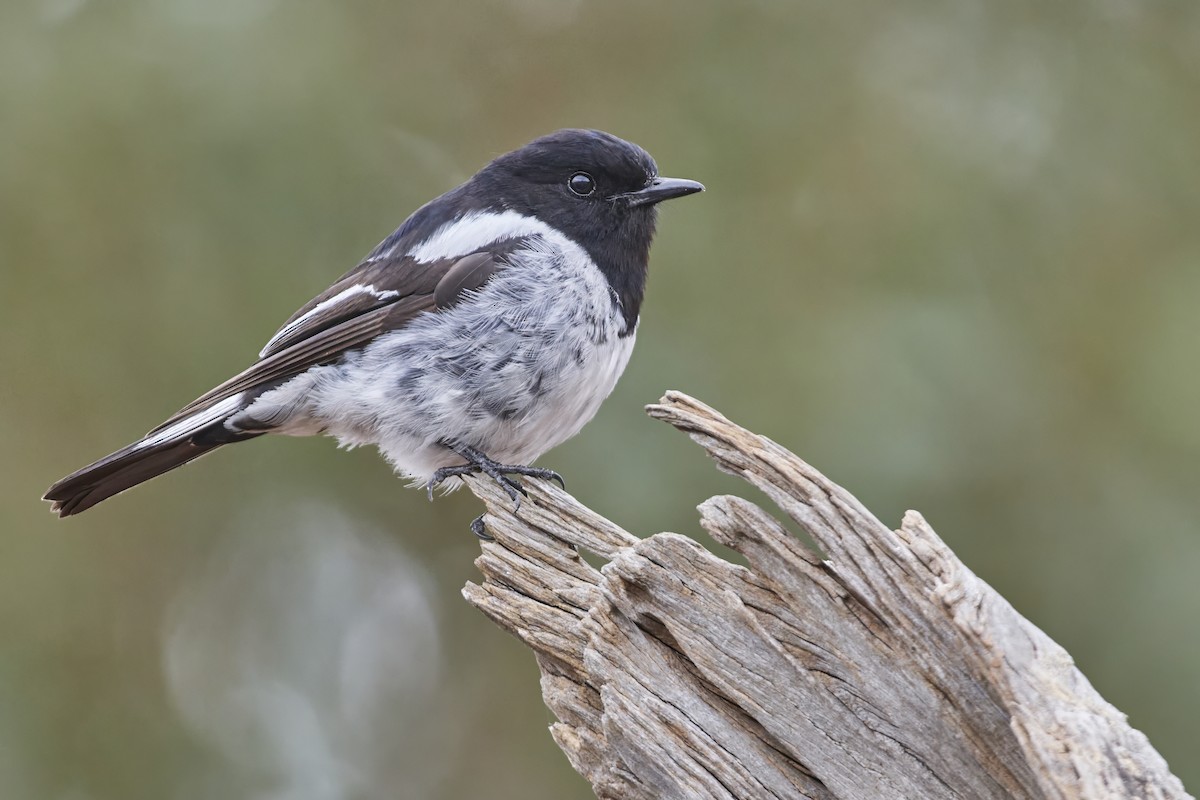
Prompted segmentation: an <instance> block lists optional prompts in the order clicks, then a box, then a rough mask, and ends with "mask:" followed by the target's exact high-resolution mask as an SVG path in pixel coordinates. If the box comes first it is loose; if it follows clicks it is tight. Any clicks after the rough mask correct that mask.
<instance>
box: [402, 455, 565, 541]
mask: <svg viewBox="0 0 1200 800" xmlns="http://www.w3.org/2000/svg"><path fill="white" fill-rule="evenodd" d="M446 446H447V447H448V448H450V449H451V450H453V451H454V452H455V453H458V454H459V455H460V456H462V457H463V458H464V459H466V461H467V463H466V464H460V465H458V466H454V467H442V468H441V469H439V470H437V471H436V472H434V473H433V477H431V478H430V479H429V483H427V484H426V485H425V488H426V490H427V491H428V492H429V496H430V498H432V497H433V490H434V488H435V487H436V486H437V485H438V484H439V483H441V482H442V481H444V480H446V479H447V478H455V477H460V476H462V475H470V474H472V473H475V472H482V473H483V474H484V475H487V476H488V477H490V478H492V479H493V480H495V481H496V482H497V483H499V484H500V486H501V487H503V489H504V491H505V493H506V494H508V496H509V497H511V498H512V501H513V503H514V504H515V506H516V507H515V508H514V509H513V510H514V511H516V510H518V509H520V507H521V498H522V497H523V496H525V489H523V488H522V487H521V484H519V483H517V482H516V481H514V480H513V479H512V478H510V477H508V476H509V475H527V476H529V477H531V478H541V479H542V480H547V481H558V485H559V486H562V487H563V488H564V489H565V488H566V483H565V482H564V481H563V479H562V476H561V475H559V474H558V473H557V472H555V471H554V470H552V469H543V468H541V467H527V466H522V465H519V464H500V463H498V462H496V461H493V460H492V459H490V458H488V457H487V456H486V455H484V454H483V453H482V452H480V451H479V450H476V449H475V448H474V447H469V446H467V445H450V444H447V445H446ZM472 529H474V528H472Z"/></svg>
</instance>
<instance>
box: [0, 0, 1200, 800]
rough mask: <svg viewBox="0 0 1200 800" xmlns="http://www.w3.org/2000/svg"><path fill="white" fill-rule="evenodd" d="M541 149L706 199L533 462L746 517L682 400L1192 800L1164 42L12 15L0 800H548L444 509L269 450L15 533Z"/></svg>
mask: <svg viewBox="0 0 1200 800" xmlns="http://www.w3.org/2000/svg"><path fill="white" fill-rule="evenodd" d="M564 126H591V127H599V128H604V129H606V130H610V131H612V132H614V133H616V134H618V135H620V136H624V137H626V138H629V139H631V140H633V141H636V142H638V143H640V144H642V145H643V146H645V147H646V148H647V149H649V150H650V152H652V153H653V154H654V155H655V156H656V157H657V159H658V161H659V165H660V167H661V169H662V172H663V173H664V174H667V175H674V176H680V177H690V178H696V179H699V180H702V181H704V182H705V183H706V184H707V186H708V189H709V191H708V192H707V193H706V194H705V195H702V196H700V197H696V198H689V199H687V200H683V201H679V202H678V203H674V204H671V205H670V206H669V207H667V208H665V209H664V212H665V213H664V215H663V220H662V224H661V227H660V235H659V238H658V242H657V244H656V247H655V250H654V259H653V264H652V274H651V284H650V289H649V295H648V298H647V302H646V305H645V307H644V314H643V322H642V326H641V330H640V336H639V345H638V349H637V351H636V353H635V354H634V357H633V361H632V363H631V364H630V367H629V369H628V371H627V373H626V375H625V378H624V379H623V381H622V383H621V384H620V386H619V387H618V388H617V390H616V392H615V393H614V395H613V396H612V397H611V398H610V400H609V401H608V403H607V404H606V405H605V407H604V409H603V410H602V411H601V413H600V415H599V416H598V417H597V419H596V420H595V421H594V422H593V423H592V424H591V425H590V426H589V427H588V428H587V429H586V430H585V431H584V433H583V434H581V435H580V436H579V437H578V438H576V439H575V440H573V441H572V442H570V443H568V444H567V445H564V446H563V447H561V448H559V449H558V450H557V451H555V452H553V453H551V454H550V455H548V456H547V457H546V458H544V459H543V462H544V463H545V464H547V465H552V466H553V467H554V468H556V469H558V470H560V471H561V472H562V473H564V474H565V475H566V476H567V477H568V480H569V484H570V487H571V489H572V490H573V491H574V492H575V493H576V494H577V495H578V496H579V497H580V498H581V499H582V500H583V501H584V502H586V503H588V504H589V505H591V506H593V507H594V508H596V509H597V510H599V511H600V512H602V513H605V514H607V515H609V516H611V517H612V518H613V519H615V520H616V521H617V522H619V523H621V524H622V525H624V526H625V527H627V528H629V529H630V530H633V531H635V532H639V533H641V534H649V533H653V532H656V531H659V530H674V531H678V532H682V533H687V534H693V535H699V530H698V526H697V523H696V514H695V511H694V506H695V505H696V504H697V503H698V502H700V501H701V500H703V499H704V498H705V497H707V496H709V495H711V494H713V493H717V492H743V493H744V492H746V491H747V490H746V489H745V488H743V487H742V486H740V485H739V483H738V482H737V481H734V480H733V479H731V478H727V477H724V476H720V475H717V474H716V473H715V472H714V471H713V469H712V468H711V465H710V464H709V463H708V462H707V460H706V459H705V458H704V457H703V455H702V454H701V453H700V451H699V450H698V449H697V448H696V447H695V446H694V445H692V444H690V443H689V442H688V441H686V439H685V438H684V437H682V436H680V435H679V434H677V433H675V432H673V431H671V430H669V429H668V428H667V427H666V426H663V425H660V424H657V423H654V422H652V421H650V420H649V419H647V418H646V417H644V416H643V414H642V411H641V406H642V405H643V404H644V403H646V402H649V401H653V400H655V399H657V398H658V397H659V396H660V395H661V393H662V391H663V390H664V389H667V388H678V389H682V390H684V391H687V392H689V393H692V394H695V395H696V396H698V397H699V398H701V399H703V400H705V401H707V402H709V403H711V404H713V405H715V406H717V407H718V408H719V409H721V410H722V411H723V412H725V413H726V414H727V415H729V416H731V417H732V418H734V419H735V420H737V421H739V422H741V423H742V424H745V425H747V426H748V427H751V428H752V429H754V430H756V431H759V432H761V433H764V434H766V435H769V436H770V437H772V438H774V439H775V440H777V441H780V442H782V443H784V444H785V445H787V446H789V447H791V448H792V449H794V450H795V451H796V452H797V453H799V454H800V455H801V456H802V457H804V458H806V459H807V460H809V461H811V462H812V463H813V464H815V465H816V466H817V467H819V468H820V469H822V470H823V471H825V472H826V473H827V474H828V475H830V476H831V477H833V478H834V479H835V480H837V481H839V482H841V483H842V484H843V485H845V486H846V487H847V488H849V489H850V490H851V491H852V492H854V493H855V494H856V495H857V496H858V497H859V498H861V499H862V500H863V501H864V502H865V503H866V504H867V505H868V506H869V507H870V508H872V509H873V510H874V511H875V513H876V514H877V515H878V516H879V517H880V518H881V519H883V520H884V521H885V522H888V523H889V524H892V525H898V524H899V520H900V515H901V513H902V512H903V510H904V509H906V508H910V507H911V508H917V509H920V510H921V511H922V512H924V513H925V515H926V516H927V517H928V518H929V520H930V521H931V522H932V523H933V525H934V526H935V528H936V529H937V530H938V532H939V533H940V534H941V536H942V537H943V538H944V539H945V540H946V541H947V542H948V543H949V544H950V545H951V546H952V547H953V548H954V549H955V550H956V551H957V552H958V554H959V555H960V556H961V557H962V558H963V560H964V561H965V562H966V563H967V564H968V565H969V566H970V567H971V568H972V569H973V570H975V571H976V572H977V573H979V574H980V575H981V576H982V577H984V578H985V579H986V580H987V581H989V582H990V583H991V584H992V585H994V586H995V587H996V588H997V589H998V590H1000V592H1002V593H1003V594H1004V595H1005V596H1006V597H1007V598H1008V599H1009V600H1011V601H1012V603H1013V604H1014V605H1015V606H1016V607H1017V609H1018V610H1020V611H1021V612H1022V613H1024V614H1025V615H1027V616H1028V617H1029V618H1030V619H1031V620H1033V621H1034V622H1036V623H1037V624H1038V625H1040V626H1041V627H1042V628H1044V629H1045V630H1046V631H1047V632H1048V633H1049V634H1050V635H1051V636H1052V637H1053V638H1054V639H1056V640H1057V641H1058V642H1060V643H1061V644H1062V645H1063V646H1065V647H1066V648H1067V649H1068V650H1069V651H1070V652H1071V653H1072V654H1073V656H1074V657H1075V658H1076V660H1077V662H1078V664H1079V666H1080V667H1081V668H1082V670H1083V671H1084V672H1085V674H1087V676H1088V677H1089V678H1090V679H1091V680H1092V681H1093V683H1094V684H1095V685H1096V686H1097V688H1098V689H1099V690H1100V692H1101V693H1102V694H1103V695H1104V696H1105V697H1106V698H1107V699H1108V700H1109V701H1111V702H1112V703H1114V704H1115V705H1116V706H1117V707H1118V708H1120V709H1121V710H1123V711H1124V712H1126V713H1128V714H1129V716H1130V719H1131V722H1132V723H1133V724H1134V725H1135V726H1136V727H1137V728H1139V729H1141V730H1143V731H1144V732H1145V733H1146V734H1147V735H1148V736H1149V738H1150V740H1151V741H1152V742H1153V743H1154V745H1155V746H1156V747H1157V748H1158V749H1159V750H1160V752H1162V753H1163V754H1164V756H1165V757H1166V758H1167V760H1168V762H1169V763H1170V764H1171V765H1172V767H1173V768H1174V770H1175V771H1176V773H1177V774H1178V775H1179V776H1180V777H1181V778H1182V779H1183V780H1184V782H1185V784H1186V783H1190V785H1191V786H1192V790H1193V791H1196V787H1197V786H1200V759H1198V758H1197V742H1200V722H1197V720H1200V683H1198V681H1197V676H1200V636H1198V635H1197V620H1198V619H1200V577H1198V576H1200V536H1198V535H1197V534H1198V532H1200V530H1198V528H1200V491H1197V487H1198V480H1197V476H1198V472H1200V415H1198V414H1197V409H1200V369H1198V358H1197V350H1198V347H1200V188H1198V187H1200V155H1198V154H1200V147H1198V143H1200V7H1198V6H1196V5H1195V4H1193V3H1171V2H1159V3H1153V2H1151V3H1135V2H1129V1H1127V0H1100V1H1097V0H1092V1H1091V2H1082V1H1081V0H1067V1H1066V2H1059V3H1043V2H1011V3H983V2H978V1H973V0H966V2H963V1H962V0H958V1H956V2H932V1H931V2H922V1H920V0H903V1H902V2H894V1H890V2H883V0H863V1H860V2H847V3H837V4H818V3H785V2H768V1H767V0H762V1H760V2H745V3H720V2H699V1H698V0H686V1H685V0H673V2H662V3H655V4H647V3H641V2H633V1H632V0H609V1H608V2H594V3H585V2H580V1H579V0H574V1H570V0H568V1H567V2H559V0H492V1H491V2H471V3H457V4H449V3H446V4H434V3H420V4H418V3H408V4H385V3H379V2H376V3H365V2H346V3H340V4H317V3H282V2H278V1H277V0H205V1H204V2H202V0H170V1H167V0H160V2H150V0H141V1H140V2H139V1H138V0H106V2H94V1H93V2H89V1H88V0H46V1H45V2H40V3H35V2H28V1H27V0H8V2H5V3H3V4H2V5H0V326H2V327H0V356H2V359H3V362H2V363H3V367H4V369H3V377H2V378H0V448H2V450H0V452H2V453H3V455H2V456H0V492H3V495H2V498H3V499H2V501H0V796H3V797H4V798H12V799H13V800H19V799H21V798H69V800H92V799H95V800H101V799H103V800H108V799H110V798H111V799H112V800H118V799H120V800H129V799H131V798H132V799H137V798H180V799H182V800H192V799H193V798H194V799H196V800H199V799H200V798H214V797H253V798H277V799H282V798H288V799H292V798H294V799H295V800H310V799H312V800H324V799H325V798H329V799H331V800H332V799H334V798H383V797H405V798H461V797H471V796H487V797H489V798H493V800H502V799H503V798H524V797H528V796H535V797H577V798H584V797H590V796H591V794H590V791H589V789H588V788H587V786H586V785H585V784H584V783H583V782H582V780H580V779H579V778H577V777H576V776H575V775H574V773H573V772H572V771H571V770H570V768H569V767H568V766H567V764H566V763H565V760H564V759H563V758H561V756H560V755H559V753H558V751H557V749H556V748H555V747H554V745H553V743H552V742H551V740H550V737H549V735H548V734H547V733H546V727H547V725H548V724H549V723H550V721H551V719H550V717H549V714H548V713H547V712H546V711H545V710H544V708H543V707H542V705H541V703H540V700H539V694H538V687H537V681H536V676H537V673H536V670H535V668H534V665H533V663H532V659H531V658H530V657H529V656H528V655H527V653H526V652H525V651H524V650H523V648H522V647H520V646H519V645H518V644H517V643H516V642H515V641H513V640H510V639H508V638H507V637H506V636H504V635H503V634H501V633H500V632H498V631H497V630H496V629H495V628H494V627H493V626H492V625H491V624H490V623H488V622H487V621H486V620H485V619H484V618H483V617H482V616H481V615H480V614H478V613H477V612H475V611H474V610H472V609H470V608H469V607H467V606H466V604H465V603H464V602H463V601H462V600H461V599H460V597H459V589H460V587H461V585H462V584H463V583H464V582H465V581H467V580H470V579H473V578H474V577H475V575H476V573H475V570H474V568H473V566H472V563H471V561H472V559H473V557H474V555H475V553H476V552H477V550H478V547H477V545H476V543H475V541H474V540H473V537H472V536H471V535H470V533H469V532H468V531H467V527H466V526H467V523H468V521H469V520H470V519H471V518H472V517H473V516H474V515H475V514H476V513H477V512H478V504H477V502H476V501H475V500H474V499H473V498H472V497H470V496H469V495H467V494H466V493H459V494H458V495H455V496H453V497H450V498H446V499H441V500H439V501H438V502H436V503H433V504H429V503H427V502H426V501H425V499H424V496H423V495H422V494H421V493H419V492H416V491H410V490H406V489H405V488H404V487H403V485H402V484H401V482H400V481H398V480H397V479H395V478H394V477H392V476H391V474H390V473H389V470H388V468H387V466H386V465H385V464H384V462H383V461H382V460H381V459H380V458H379V457H378V456H377V455H376V454H375V453H374V452H373V451H367V450H360V451H354V452H350V453H345V452H338V451H337V450H336V449H335V447H334V446H333V443H332V442H330V441H328V440H295V439H279V440H260V441H257V442H254V443H253V444H248V445H244V446H239V447H237V448H230V449H228V450H225V451H222V452H221V453H220V454H217V455H214V456H213V457H211V458H208V459H203V460H201V461H199V462H197V463H195V464H193V465H191V466H189V467H187V468H185V469H183V470H180V471H178V472H175V473H173V474H171V475H169V476H167V477H164V478H161V479H159V480H157V481H154V482H153V483H151V484H149V485H146V486H143V487H141V488H139V489H137V490H135V491H134V492H131V493H129V494H126V495H123V496H121V497H119V498H117V499H115V500H112V501H110V502H108V503H105V504H104V505H103V506H101V507H99V508H97V509H95V510H94V511H90V512H88V513H87V514H86V515H85V516H82V517H80V518H77V519H72V520H68V521H65V522H60V521H58V520H56V519H54V518H52V517H51V516H50V514H49V513H48V511H47V508H46V506H45V505H43V504H41V503H39V502H38V499H37V498H38V497H39V496H40V494H41V492H42V491H43V490H44V489H45V487H46V486H47V485H48V484H49V483H50V482H51V481H52V480H54V479H56V478H58V477H60V476H61V475H63V474H65V473H67V472H69V471H71V470H73V469H75V468H76V467H79V466H81V465H82V464H84V463H86V462H88V461H90V460H92V459H94V458H96V457H99V456H101V455H103V454H105V453H107V452H109V451H110V450H113V449H115V448H117V447H118V446H120V445H123V444H125V443H126V442H127V441H129V440H131V439H133V438H135V437H136V436H138V435H140V434H141V433H142V432H144V431H145V430H147V429H149V428H150V427H152V426H153V425H155V424H157V423H158V422H159V421H160V420H161V419H162V418H164V417H165V416H166V415H168V414H169V413H171V412H172V411H174V410H175V409H176V408H178V407H179V406H181V405H183V404H184V403H186V402H187V401H189V400H191V399H192V398H193V397H194V396H195V395H197V394H199V393H200V392H201V391H203V390H205V389H207V388H209V387H210V386H211V385H213V384H215V383H217V382H219V381H220V380H222V379H224V378H225V377H227V376H228V375H229V374H231V373H233V372H234V371H236V370H239V369H241V368H242V367H243V366H245V365H246V364H247V363H248V362H249V360H250V359H252V357H253V354H254V353H255V352H257V350H258V348H259V346H260V345H261V344H262V343H263V342H264V341H265V340H266V339H267V338H268V337H269V336H270V335H271V333H272V332H273V331H274V330H275V328H276V327H277V325H278V324H279V323H280V322H282V320H283V319H284V318H286V317H287V316H288V315H289V314H290V313H291V312H292V311H293V310H294V309H295V308H297V307H298V306H299V305H301V304H302V303H303V302H305V301H306V300H307V299H308V298H309V297H310V296H312V295H313V294H314V293H316V292H317V291H319V290H321V289H323V288H324V287H325V286H326V285H327V284H328V283H329V282H330V281H331V280H332V279H333V278H335V277H336V276H338V275H340V274H341V273H342V272H343V271H344V270H346V269H348V268H349V267H350V266H352V265H353V264H354V263H355V262H356V259H358V258H359V257H360V256H362V255H363V254H365V253H366V252H367V251H368V250H369V249H370V248H371V247H372V246H374V244H375V243H376V242H377V241H378V240H380V239H382V238H383V237H384V236H385V235H386V234H388V233H389V232H390V231H391V230H392V229H393V228H394V227H395V226H396V225H397V224H398V223H399V222H400V221H401V220H402V219H403V218H404V217H405V216H406V215H407V214H408V213H409V212H411V211H412V210H413V209H415V208H416V207H417V206H418V205H419V204H421V203H423V202H424V201H426V200H428V199H430V198H432V197H434V196H435V195H437V194H439V193H441V192H442V191H445V190H446V189H448V188H450V187H452V186H453V185H455V184H456V183H458V182H459V181H461V180H463V179H465V178H466V177H467V176H468V175H470V174H471V173H472V172H473V171H474V170H475V169H477V168H478V167H479V166H481V165H482V164H483V163H485V162H486V161H487V160H488V159H490V158H491V157H493V156H495V155H497V154H499V153H501V152H504V151H506V150H508V149H511V148H513V147H515V146H518V145H520V144H522V143H523V142H525V141H527V140H528V139H530V138H533V137H534V136H537V135H540V134H542V133H545V132H548V131H550V130H553V129H556V128H559V127H564ZM751 496H753V495H751Z"/></svg>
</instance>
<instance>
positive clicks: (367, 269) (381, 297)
mask: <svg viewBox="0 0 1200 800" xmlns="http://www.w3.org/2000/svg"><path fill="white" fill-rule="evenodd" d="M482 255H485V256H486V255H489V254H487V253H484V254H482ZM470 257H471V256H467V258H470ZM460 260H461V259H458V260H455V259H446V260H438V261H431V262H428V263H424V262H421V261H415V260H413V259H412V258H408V257H401V258H379V259H375V260H369V261H364V262H363V263H361V264H359V265H358V266H357V267H355V268H354V269H352V270H350V271H349V272H347V273H346V274H345V275H343V276H342V277H341V278H339V279H338V281H337V283H335V284H333V285H332V286H330V287H329V288H328V289H326V290H325V291H323V292H321V293H320V294H319V295H317V296H316V297H314V298H313V299H312V300H310V301H308V303H306V304H305V305H304V306H303V307H302V308H300V309H299V310H298V311H297V312H296V313H295V314H292V316H291V317H289V318H288V320H287V322H285V323H283V325H282V326H280V328H279V330H278V331H276V333H275V335H274V336H272V337H271V340H270V341H269V342H267V346H266V347H264V348H263V350H262V352H261V353H260V354H259V355H260V356H261V357H263V358H266V357H267V356H270V355H272V354H274V353H277V352H279V351H280V350H283V349H285V348H287V347H289V346H291V345H293V344H295V343H296V342H299V341H301V340H303V339H307V338H308V337H310V336H312V335H313V334H316V333H319V332H320V331H322V330H325V329H326V328H330V327H332V326H334V325H336V324H337V323H339V322H342V321H344V320H347V319H350V318H351V317H354V316H357V315H359V314H362V313H365V312H367V311H370V310H372V309H375V308H379V307H380V306H385V305H388V304H390V303H394V302H397V301H399V300H403V299H404V298H407V297H412V296H416V295H431V294H433V292H434V290H435V289H436V288H437V285H438V282H439V281H441V279H442V278H443V277H444V276H445V275H446V273H447V272H448V271H449V270H451V269H453V267H454V265H455V264H457V263H458V261H460Z"/></svg>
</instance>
